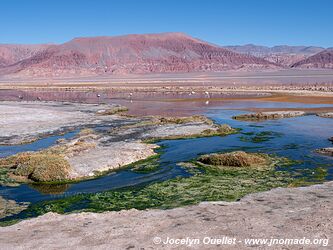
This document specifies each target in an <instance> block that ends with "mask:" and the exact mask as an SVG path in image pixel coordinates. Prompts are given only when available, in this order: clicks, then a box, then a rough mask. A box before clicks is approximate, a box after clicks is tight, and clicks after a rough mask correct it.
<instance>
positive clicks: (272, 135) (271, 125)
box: [0, 103, 333, 203]
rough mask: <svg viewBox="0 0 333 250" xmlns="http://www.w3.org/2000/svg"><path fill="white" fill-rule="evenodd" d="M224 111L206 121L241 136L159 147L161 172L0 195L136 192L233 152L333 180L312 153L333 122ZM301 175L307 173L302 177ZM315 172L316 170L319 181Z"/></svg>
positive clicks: (28, 197) (331, 170)
mask: <svg viewBox="0 0 333 250" xmlns="http://www.w3.org/2000/svg"><path fill="white" fill-rule="evenodd" d="M243 105H244V103H240V104H239V105H238V106H237V107H240V108H241V107H244V106H243ZM253 105H254V104H253ZM255 105H257V106H259V107H263V106H265V107H266V105H269V106H273V107H274V103H273V104H272V103H269V104H267V103H266V104H265V103H257V104H255ZM275 105H276V104H275ZM294 105H295V106H296V107H299V106H305V105H302V104H293V106H294ZM232 106H234V105H232ZM309 106H310V105H309ZM311 106H313V105H311ZM289 107H290V106H289ZM306 107H308V105H306ZM225 108H227V107H225V106H222V107H211V108H207V109H206V113H205V115H207V116H208V117H210V118H211V119H213V120H215V121H216V122H217V123H221V124H222V123H227V124H229V125H231V126H233V127H236V128H240V129H241V132H240V133H239V134H235V135H230V136H226V137H208V138H197V139H184V140H167V141H161V142H159V143H158V144H159V145H161V146H163V147H162V149H160V150H161V153H162V154H161V157H160V166H159V168H157V169H156V170H154V171H151V172H148V173H138V172H135V171H133V170H132V169H131V168H124V169H120V170H118V171H115V172H112V173H110V174H108V175H106V176H103V177H100V178H97V179H93V180H87V181H82V182H79V183H72V184H65V185H57V186H54V187H53V188H51V190H52V191H50V187H49V186H43V185H38V186H36V185H35V186H34V185H31V184H30V185H27V184H23V185H20V186H19V187H0V195H1V196H3V197H4V198H6V199H12V200H16V201H18V202H31V203H36V202H39V201H43V200H52V199H58V198H63V197H68V196H72V195H75V194H79V193H95V192H101V191H107V190H114V189H119V188H125V189H126V188H127V187H131V188H133V187H138V188H140V187H141V186H144V185H147V184H150V183H152V182H157V181H164V180H167V179H171V178H175V177H176V176H185V177H186V176H190V175H191V174H190V173H188V172H187V171H186V170H185V169H183V168H181V167H179V166H177V165H176V164H177V163H179V162H182V161H189V160H191V159H193V158H196V157H197V156H198V155H200V154H205V153H211V152H220V151H234V150H245V151H249V152H263V153H269V154H276V155H278V156H285V157H288V158H290V159H293V160H298V161H300V162H299V163H297V164H294V165H293V166H291V167H288V168H287V169H284V170H286V171H292V172H295V171H297V172H299V175H300V176H299V177H300V178H301V177H303V176H306V177H307V180H309V181H318V179H320V181H323V180H332V179H333V160H332V158H330V157H326V156H321V155H319V154H316V153H314V152H313V150H315V149H317V148H321V147H328V146H331V145H332V143H331V142H329V141H328V140H327V139H328V138H329V137H331V136H332V135H333V119H327V118H320V117H317V116H314V115H309V116H304V117H296V118H287V119H281V120H270V121H262V122H244V121H236V120H233V119H232V118H231V117H232V116H233V115H237V114H242V113H246V112H245V111H241V110H228V109H225ZM63 136H64V137H67V138H68V137H71V136H73V134H66V135H63ZM59 138H61V136H58V137H56V138H55V137H48V138H45V139H41V140H39V141H36V142H34V143H32V144H29V145H20V146H15V147H13V148H12V149H13V150H12V151H10V150H8V148H7V147H0V155H2V156H5V155H9V154H15V153H17V152H22V151H25V150H32V149H34V150H38V149H42V148H45V147H48V146H51V145H52V144H53V143H55V141H56V140H55V139H59ZM304 169H310V170H309V171H303V170H304ZM317 170H321V171H320V176H319V177H320V178H319V177H318V171H317Z"/></svg>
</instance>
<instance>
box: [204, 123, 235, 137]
mask: <svg viewBox="0 0 333 250" xmlns="http://www.w3.org/2000/svg"><path fill="white" fill-rule="evenodd" d="M216 126H217V129H206V130H204V131H202V133H201V134H202V135H203V136H225V135H230V134H235V133H237V132H238V130H236V129H234V128H232V127H230V126H229V125H228V124H222V125H216Z"/></svg>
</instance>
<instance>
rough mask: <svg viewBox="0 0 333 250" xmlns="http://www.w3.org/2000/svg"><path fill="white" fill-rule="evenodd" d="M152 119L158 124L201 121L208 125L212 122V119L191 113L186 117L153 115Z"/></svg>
mask: <svg viewBox="0 0 333 250" xmlns="http://www.w3.org/2000/svg"><path fill="white" fill-rule="evenodd" d="M154 121H155V122H156V123H158V124H170V123H174V124H185V123H191V122H202V123H206V124H209V125H212V124H213V121H212V120H210V119H209V118H207V117H205V116H202V115H193V116H187V117H154Z"/></svg>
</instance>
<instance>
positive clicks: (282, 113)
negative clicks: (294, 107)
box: [232, 111, 306, 121]
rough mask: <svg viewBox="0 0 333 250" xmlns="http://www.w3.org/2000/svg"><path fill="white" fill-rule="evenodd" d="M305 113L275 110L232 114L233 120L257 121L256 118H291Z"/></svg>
mask: <svg viewBox="0 0 333 250" xmlns="http://www.w3.org/2000/svg"><path fill="white" fill-rule="evenodd" d="M303 115H306V113H305V112H303V111H275V112H259V113H251V114H244V115H238V116H233V117H232V118H233V119H235V120H245V121H258V120H274V119H282V118H291V117H298V116H303Z"/></svg>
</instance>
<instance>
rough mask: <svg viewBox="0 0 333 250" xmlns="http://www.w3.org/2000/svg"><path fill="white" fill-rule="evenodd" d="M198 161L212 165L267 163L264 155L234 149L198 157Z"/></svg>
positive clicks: (236, 165)
mask: <svg viewBox="0 0 333 250" xmlns="http://www.w3.org/2000/svg"><path fill="white" fill-rule="evenodd" d="M198 161H199V162H201V163H204V164H207V165H213V166H228V167H258V166H264V165H268V158H267V157H265V156H264V155H260V154H255V153H246V152H243V151H235V152H231V153H224V154H209V155H203V156H201V157H199V159H198Z"/></svg>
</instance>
